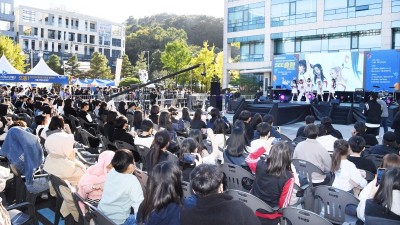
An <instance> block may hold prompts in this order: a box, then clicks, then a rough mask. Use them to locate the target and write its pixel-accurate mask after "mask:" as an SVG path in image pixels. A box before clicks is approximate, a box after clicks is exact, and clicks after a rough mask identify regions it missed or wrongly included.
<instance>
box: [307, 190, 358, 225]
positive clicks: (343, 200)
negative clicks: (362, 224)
mask: <svg viewBox="0 0 400 225" xmlns="http://www.w3.org/2000/svg"><path fill="white" fill-rule="evenodd" d="M313 191H314V196H315V198H316V199H319V200H320V201H321V202H322V205H323V209H324V217H325V218H326V219H327V220H329V221H330V222H331V223H333V224H343V223H344V222H354V224H355V222H356V221H357V218H356V217H352V216H351V215H347V214H346V213H345V210H346V207H347V206H349V205H355V206H357V205H358V203H359V202H360V201H359V200H358V199H357V198H356V197H354V195H353V194H351V193H349V192H346V191H343V190H340V189H337V188H334V187H331V186H325V185H321V186H318V187H315V188H314V189H313ZM314 212H315V213H317V214H320V213H321V208H316V209H315V210H314ZM352 224H353V223H352Z"/></svg>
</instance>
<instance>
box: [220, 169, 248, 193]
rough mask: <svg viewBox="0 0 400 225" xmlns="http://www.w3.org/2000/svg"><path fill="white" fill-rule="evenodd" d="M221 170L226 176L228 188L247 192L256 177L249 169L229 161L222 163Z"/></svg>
mask: <svg viewBox="0 0 400 225" xmlns="http://www.w3.org/2000/svg"><path fill="white" fill-rule="evenodd" d="M221 170H222V172H223V173H224V175H225V177H226V182H227V188H228V189H235V190H240V191H245V192H249V191H250V190H251V187H250V186H252V185H253V182H254V179H255V178H254V176H253V174H251V173H250V172H249V171H247V170H245V169H243V168H242V167H240V166H237V165H233V164H229V163H224V164H222V165H221ZM245 182H247V184H245ZM250 183H251V184H250ZM243 184H245V185H243ZM245 186H246V187H245Z"/></svg>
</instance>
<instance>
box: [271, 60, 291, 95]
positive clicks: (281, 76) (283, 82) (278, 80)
mask: <svg viewBox="0 0 400 225" xmlns="http://www.w3.org/2000/svg"><path fill="white" fill-rule="evenodd" d="M296 78H297V56H296V55H280V56H275V57H274V62H273V77H272V81H273V85H274V86H275V88H276V86H281V88H282V89H289V90H290V89H291V83H292V80H296Z"/></svg>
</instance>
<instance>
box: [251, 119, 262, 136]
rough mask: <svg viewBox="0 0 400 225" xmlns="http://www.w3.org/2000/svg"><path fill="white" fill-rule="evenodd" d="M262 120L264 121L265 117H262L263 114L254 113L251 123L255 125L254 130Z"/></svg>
mask: <svg viewBox="0 0 400 225" xmlns="http://www.w3.org/2000/svg"><path fill="white" fill-rule="evenodd" d="M262 122H263V118H262V116H261V114H260V113H256V114H254V116H253V118H252V119H251V125H252V126H253V130H254V131H256V130H257V126H258V124H260V123H262ZM254 136H256V135H255V134H254Z"/></svg>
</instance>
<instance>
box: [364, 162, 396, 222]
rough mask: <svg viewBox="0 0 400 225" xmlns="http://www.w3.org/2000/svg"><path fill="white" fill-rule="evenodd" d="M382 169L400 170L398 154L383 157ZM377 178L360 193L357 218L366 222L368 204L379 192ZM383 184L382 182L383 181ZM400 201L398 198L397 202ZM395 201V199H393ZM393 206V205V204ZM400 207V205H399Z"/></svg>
mask: <svg viewBox="0 0 400 225" xmlns="http://www.w3.org/2000/svg"><path fill="white" fill-rule="evenodd" d="M380 168H382V169H387V170H388V169H391V168H397V169H398V168H400V156H399V155H397V154H387V155H385V156H384V157H383V161H382V165H381V166H380ZM376 182H377V178H375V179H374V180H373V181H371V182H369V183H368V185H367V186H366V187H365V188H364V189H363V190H362V191H361V192H360V195H359V196H358V199H359V200H360V203H359V204H358V206H357V217H358V218H359V219H360V220H362V221H364V220H365V210H366V207H365V205H366V202H367V200H368V199H372V198H373V197H374V196H375V193H376V191H377V185H376V184H377V183H376ZM381 182H382V181H381ZM398 199H400V197H397V199H396V200H398ZM393 200H394V198H393ZM392 205H393V204H392ZM397 205H399V203H398V204H397Z"/></svg>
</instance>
